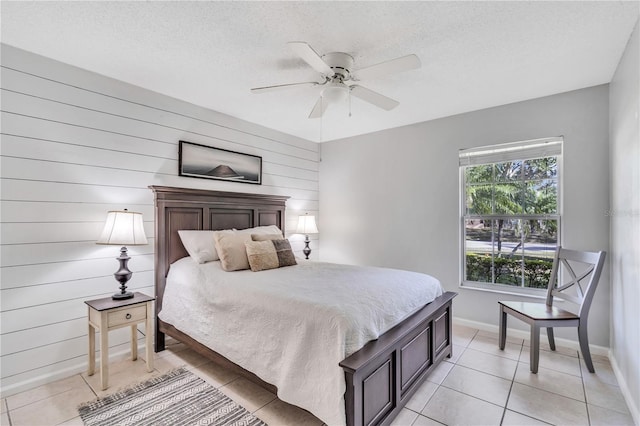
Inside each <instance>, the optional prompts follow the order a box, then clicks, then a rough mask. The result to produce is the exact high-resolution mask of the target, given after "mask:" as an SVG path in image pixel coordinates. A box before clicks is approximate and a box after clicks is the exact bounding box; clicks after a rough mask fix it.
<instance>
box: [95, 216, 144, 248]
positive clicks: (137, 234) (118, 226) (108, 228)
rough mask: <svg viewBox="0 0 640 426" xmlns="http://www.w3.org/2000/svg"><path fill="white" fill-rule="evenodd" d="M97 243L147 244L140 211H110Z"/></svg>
mask: <svg viewBox="0 0 640 426" xmlns="http://www.w3.org/2000/svg"><path fill="white" fill-rule="evenodd" d="M97 244H112V245H121V246H137V245H144V244H147V236H146V235H145V234H144V223H143V221H142V213H137V212H130V211H128V210H124V211H110V212H109V213H107V220H106V222H105V224H104V229H103V230H102V234H101V235H100V238H98V241H97Z"/></svg>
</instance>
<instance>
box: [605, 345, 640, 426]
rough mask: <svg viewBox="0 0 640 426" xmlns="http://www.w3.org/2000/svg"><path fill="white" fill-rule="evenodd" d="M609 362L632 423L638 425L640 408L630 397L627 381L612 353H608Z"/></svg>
mask: <svg viewBox="0 0 640 426" xmlns="http://www.w3.org/2000/svg"><path fill="white" fill-rule="evenodd" d="M609 361H611V368H612V369H613V374H615V376H616V380H618V386H620V392H622V396H623V397H624V401H625V402H626V403H627V408H628V409H629V412H630V413H631V417H633V423H635V424H637V425H640V407H639V406H638V401H637V400H635V399H634V398H633V396H632V395H631V391H630V390H629V386H628V385H627V379H626V377H625V376H624V374H622V371H621V370H620V367H619V366H618V361H616V357H615V355H614V353H613V351H609Z"/></svg>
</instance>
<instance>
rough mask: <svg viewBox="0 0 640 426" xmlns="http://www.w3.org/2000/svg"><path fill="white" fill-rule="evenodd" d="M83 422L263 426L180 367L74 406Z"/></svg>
mask: <svg viewBox="0 0 640 426" xmlns="http://www.w3.org/2000/svg"><path fill="white" fill-rule="evenodd" d="M78 412H79V413H80V417H81V418H82V421H83V422H84V424H85V425H87V426H89V425H91V426H93V425H96V426H107V425H108V426H113V425H122V426H126V425H136V426H138V425H154V426H155V425H166V426H174V425H221V426H245V425H246V426H266V424H265V423H264V422H262V421H261V420H260V419H258V418H256V417H255V416H253V415H252V414H251V413H249V412H248V411H247V410H245V409H244V408H242V407H241V406H239V405H238V404H236V403H235V402H233V401H232V400H231V399H229V398H228V397H227V396H226V395H224V394H223V393H222V392H220V391H219V390H218V389H216V388H214V387H213V386H211V385H210V384H208V383H207V382H205V381H204V380H202V379H201V378H199V377H198V376H196V375H194V374H192V373H191V372H189V371H187V370H186V369H184V368H180V369H177V370H174V371H171V372H169V373H167V374H165V375H163V376H160V377H155V378H153V379H149V380H147V381H146V382H143V383H140V384H138V385H135V386H132V387H129V388H127V389H125V390H122V391H120V392H117V393H114V394H111V395H109V396H106V397H104V398H101V399H98V400H97V401H94V402H88V403H85V404H82V405H81V406H80V407H78Z"/></svg>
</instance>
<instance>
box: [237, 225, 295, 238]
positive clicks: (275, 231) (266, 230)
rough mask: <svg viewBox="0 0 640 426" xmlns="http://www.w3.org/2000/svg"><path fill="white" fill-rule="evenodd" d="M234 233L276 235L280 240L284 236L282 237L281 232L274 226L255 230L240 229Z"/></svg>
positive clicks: (259, 227)
mask: <svg viewBox="0 0 640 426" xmlns="http://www.w3.org/2000/svg"><path fill="white" fill-rule="evenodd" d="M236 232H239V233H241V234H262V235H265V234H278V235H280V236H281V237H282V238H284V236H283V235H282V231H281V230H280V228H278V227H277V226H276V225H267V226H256V227H255V228H247V229H240V230H237V231H236Z"/></svg>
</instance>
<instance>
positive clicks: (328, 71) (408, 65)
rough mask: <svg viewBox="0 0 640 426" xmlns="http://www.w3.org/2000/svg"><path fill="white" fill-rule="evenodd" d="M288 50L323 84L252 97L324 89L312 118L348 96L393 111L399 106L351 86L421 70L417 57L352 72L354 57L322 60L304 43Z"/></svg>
mask: <svg viewBox="0 0 640 426" xmlns="http://www.w3.org/2000/svg"><path fill="white" fill-rule="evenodd" d="M287 44H288V46H289V47H290V48H291V50H293V52H294V53H295V54H297V55H298V56H299V57H300V58H302V60H304V61H305V62H306V63H307V64H309V65H310V66H311V67H312V68H313V69H314V70H316V71H318V72H319V73H320V74H321V80H322V81H321V82H317V81H305V82H301V83H289V84H279V85H276V86H265V87H255V88H253V89H251V93H266V92H272V91H277V90H282V89H291V88H296V87H301V86H323V87H324V88H323V90H322V93H321V94H320V97H319V98H318V100H317V101H316V104H315V105H314V107H313V109H312V110H311V113H310V114H309V118H319V117H322V115H323V114H324V112H325V111H326V109H327V106H329V104H331V103H336V102H338V101H341V100H343V99H345V98H346V97H347V96H348V95H349V94H351V95H353V96H355V97H357V98H360V99H362V100H363V101H366V102H369V103H370V104H373V105H375V106H377V107H378V108H382V109H384V110H387V111H389V110H392V109H393V108H395V107H397V106H398V105H399V104H400V103H399V102H398V101H396V100H394V99H391V98H388V97H386V96H384V95H381V94H380V93H378V92H374V91H373V90H370V89H367V88H366V87H363V86H360V85H358V84H349V83H351V82H356V81H360V80H364V79H368V78H375V77H380V76H384V75H388V74H394V73H398V72H402V71H409V70H412V69H417V68H420V66H421V63H420V59H419V58H418V57H417V56H416V55H407V56H402V57H400V58H396V59H392V60H390V61H386V62H382V63H379V64H376V65H371V66H370V67H365V68H361V69H356V70H354V69H353V62H354V61H353V57H352V56H351V55H349V54H348V53H343V52H331V53H325V54H324V55H322V56H320V55H318V54H317V53H316V51H315V50H313V48H312V47H311V46H309V45H308V44H307V43H305V42H303V41H292V42H289V43H287Z"/></svg>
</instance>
